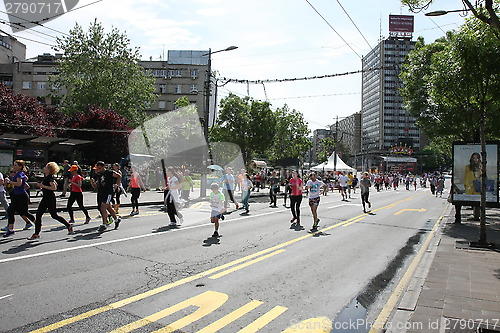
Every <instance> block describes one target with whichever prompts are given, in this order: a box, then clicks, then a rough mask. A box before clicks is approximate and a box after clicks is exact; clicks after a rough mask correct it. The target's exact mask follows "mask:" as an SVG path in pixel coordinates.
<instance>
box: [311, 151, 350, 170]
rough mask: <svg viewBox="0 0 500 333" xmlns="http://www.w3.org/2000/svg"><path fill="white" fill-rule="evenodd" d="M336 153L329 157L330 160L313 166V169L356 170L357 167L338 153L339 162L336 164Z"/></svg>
mask: <svg viewBox="0 0 500 333" xmlns="http://www.w3.org/2000/svg"><path fill="white" fill-rule="evenodd" d="M334 155H335V153H333V154H331V155H330V157H328V161H326V162H323V163H321V164H318V165H316V166H313V167H312V168H311V170H314V171H334V170H336V171H345V172H356V169H354V168H351V167H350V166H348V165H347V164H345V162H344V161H342V159H341V158H340V157H339V156H338V155H337V164H336V165H335V157H334Z"/></svg>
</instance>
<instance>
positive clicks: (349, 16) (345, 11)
mask: <svg viewBox="0 0 500 333" xmlns="http://www.w3.org/2000/svg"><path fill="white" fill-rule="evenodd" d="M337 3H338V4H339V6H340V8H342V10H343V11H344V13H345V14H346V15H347V17H348V18H349V20H351V22H352V24H353V25H354V27H356V29H357V30H358V32H359V34H360V35H361V37H363V39H364V40H365V42H366V44H368V46H369V47H370V49H372V46H371V45H370V43H368V40H366V38H365V35H363V33H362V32H361V30H359V28H358V26H357V25H356V23H354V21H353V19H352V18H351V15H349V13H348V12H347V10H345V8H344V6H342V4H341V3H340V1H339V0H337Z"/></svg>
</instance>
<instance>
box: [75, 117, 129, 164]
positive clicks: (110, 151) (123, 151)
mask: <svg viewBox="0 0 500 333" xmlns="http://www.w3.org/2000/svg"><path fill="white" fill-rule="evenodd" d="M66 126H67V127H69V128H73V129H75V130H74V131H72V130H68V134H69V135H70V136H71V138H73V139H80V140H89V141H93V142H94V144H92V145H89V146H85V147H82V148H81V149H80V150H81V151H82V153H83V156H85V159H86V160H87V161H91V163H92V162H95V161H98V160H102V161H106V162H119V161H120V158H122V157H124V156H126V155H127V154H128V135H129V132H130V131H131V130H132V127H130V125H129V120H128V119H127V118H125V117H124V116H122V115H121V114H119V113H118V112H116V111H113V110H104V109H101V108H99V107H89V108H88V109H87V110H85V111H81V112H78V113H74V114H73V115H72V116H71V117H68V118H67V120H66Z"/></svg>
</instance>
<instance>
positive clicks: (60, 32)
mask: <svg viewBox="0 0 500 333" xmlns="http://www.w3.org/2000/svg"><path fill="white" fill-rule="evenodd" d="M0 13H3V14H6V15H7V16H9V15H10V16H12V17H15V18H17V19H20V20H22V21H24V22H23V23H32V24H35V25H38V26H41V27H44V28H45V29H48V30H52V31H54V32H57V33H59V34H62V35H66V36H69V34H67V33H65V32H62V31H59V30H57V29H54V28H51V27H47V26H45V25H43V24H41V23H40V22H36V21H26V20H25V19H24V18H22V17H19V16H17V15H14V14H12V13H7V12H4V11H3V10H0ZM13 24H16V25H19V26H20V27H23V28H25V29H28V28H27V27H26V26H24V25H23V24H22V23H13Z"/></svg>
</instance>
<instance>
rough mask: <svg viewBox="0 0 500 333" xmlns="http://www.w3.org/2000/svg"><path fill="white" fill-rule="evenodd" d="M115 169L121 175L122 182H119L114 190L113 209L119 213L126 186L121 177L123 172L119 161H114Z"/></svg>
mask: <svg viewBox="0 0 500 333" xmlns="http://www.w3.org/2000/svg"><path fill="white" fill-rule="evenodd" d="M113 171H115V172H116V173H118V174H119V175H120V183H119V184H118V187H117V188H115V190H114V191H113V201H112V203H113V209H114V210H115V213H116V214H118V211H119V210H120V204H121V202H120V196H121V195H122V194H125V195H126V193H124V192H125V191H124V188H123V184H122V182H121V179H122V177H123V174H122V172H121V170H120V164H119V163H113Z"/></svg>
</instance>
